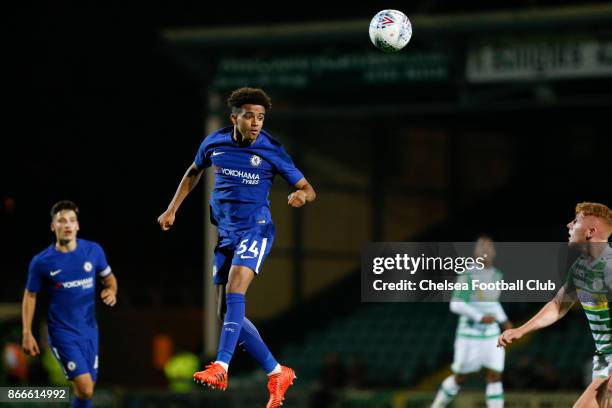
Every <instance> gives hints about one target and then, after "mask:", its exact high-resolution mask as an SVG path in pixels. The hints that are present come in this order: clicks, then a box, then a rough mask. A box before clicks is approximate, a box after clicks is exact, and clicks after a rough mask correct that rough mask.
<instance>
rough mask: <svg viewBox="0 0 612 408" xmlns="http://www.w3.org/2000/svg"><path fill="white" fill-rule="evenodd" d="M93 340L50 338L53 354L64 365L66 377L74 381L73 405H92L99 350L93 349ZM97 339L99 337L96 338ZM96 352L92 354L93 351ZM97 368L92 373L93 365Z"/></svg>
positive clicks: (81, 406)
mask: <svg viewBox="0 0 612 408" xmlns="http://www.w3.org/2000/svg"><path fill="white" fill-rule="evenodd" d="M92 341H93V340H91V339H87V338H72V339H62V340H61V341H59V340H58V339H53V338H51V337H50V338H49V346H50V347H51V351H52V352H53V355H54V356H55V358H56V359H57V361H58V362H59V364H60V366H61V367H62V369H63V371H64V374H65V375H66V378H67V379H68V380H70V381H71V382H72V388H73V390H74V398H73V399H72V407H78V408H85V407H91V398H92V397H93V393H94V384H95V380H96V378H95V373H96V372H97V358H95V356H96V355H97V350H93V349H91V342H92ZM96 341H97V339H96ZM94 351H95V352H96V354H95V355H93V356H92V352H94ZM94 364H95V365H96V370H95V371H94V373H93V375H92V366H93V365H94Z"/></svg>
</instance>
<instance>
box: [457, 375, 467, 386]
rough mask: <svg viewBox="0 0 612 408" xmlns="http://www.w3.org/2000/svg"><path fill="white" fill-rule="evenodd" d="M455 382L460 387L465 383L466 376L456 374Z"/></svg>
mask: <svg viewBox="0 0 612 408" xmlns="http://www.w3.org/2000/svg"><path fill="white" fill-rule="evenodd" d="M455 382H456V383H457V384H458V385H461V384H463V383H464V382H465V375H461V374H455Z"/></svg>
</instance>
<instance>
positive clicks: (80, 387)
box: [71, 373, 95, 408]
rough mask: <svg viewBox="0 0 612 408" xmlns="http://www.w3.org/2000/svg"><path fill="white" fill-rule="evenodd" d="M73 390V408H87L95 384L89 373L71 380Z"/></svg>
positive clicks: (89, 404)
mask: <svg viewBox="0 0 612 408" xmlns="http://www.w3.org/2000/svg"><path fill="white" fill-rule="evenodd" d="M71 381H72V388H73V390H74V398H73V399H72V407H73V408H89V407H91V406H92V403H91V400H92V398H93V394H94V387H95V383H94V381H93V379H92V378H91V374H90V373H85V374H81V375H78V376H76V377H74V378H72V379H71Z"/></svg>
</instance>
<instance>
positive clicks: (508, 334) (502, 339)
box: [497, 329, 523, 347]
mask: <svg viewBox="0 0 612 408" xmlns="http://www.w3.org/2000/svg"><path fill="white" fill-rule="evenodd" d="M521 337H523V333H521V331H520V330H519V329H510V330H506V331H505V332H503V333H502V335H501V336H499V338H498V339H497V347H506V346H507V345H508V344H510V343H512V342H513V341H514V340H518V339H520V338H521Z"/></svg>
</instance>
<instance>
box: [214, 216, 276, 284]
mask: <svg viewBox="0 0 612 408" xmlns="http://www.w3.org/2000/svg"><path fill="white" fill-rule="evenodd" d="M275 231H276V229H275V227H274V224H272V223H269V224H258V225H257V226H256V227H253V228H251V229H249V230H245V231H240V232H226V231H223V230H219V239H218V241H217V246H216V247H215V259H214V264H213V281H214V283H215V285H224V284H226V283H227V278H228V276H229V271H230V267H231V266H232V265H242V266H246V267H249V268H251V269H252V270H253V271H254V272H255V274H259V271H261V268H262V265H263V263H264V261H265V259H266V257H267V256H268V254H269V253H270V249H272V242H273V241H274V233H275Z"/></svg>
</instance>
